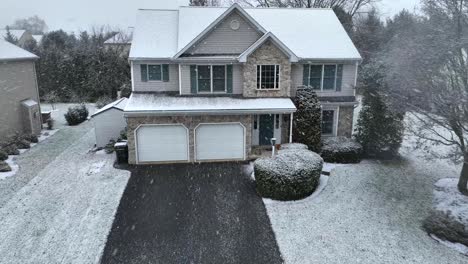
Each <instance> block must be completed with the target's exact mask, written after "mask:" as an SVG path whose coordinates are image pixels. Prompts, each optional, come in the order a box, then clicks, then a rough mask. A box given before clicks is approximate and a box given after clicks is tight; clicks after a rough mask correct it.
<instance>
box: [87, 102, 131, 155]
mask: <svg viewBox="0 0 468 264" xmlns="http://www.w3.org/2000/svg"><path fill="white" fill-rule="evenodd" d="M127 100H128V99H127V98H125V97H123V98H121V99H119V100H117V101H115V102H112V103H110V104H108V105H106V106H104V107H103V108H101V109H99V110H98V111H97V112H96V113H94V114H93V115H92V116H91V118H92V120H93V123H94V133H95V134H96V146H97V147H104V146H105V145H106V144H107V143H109V141H110V140H111V139H113V140H117V138H118V137H119V135H120V132H121V131H122V130H124V129H125V127H126V126H127V122H126V121H125V118H124V115H123V112H124V108H125V106H126V105H127Z"/></svg>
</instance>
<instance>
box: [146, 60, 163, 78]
mask: <svg viewBox="0 0 468 264" xmlns="http://www.w3.org/2000/svg"><path fill="white" fill-rule="evenodd" d="M146 76H148V81H162V76H163V67H162V65H161V64H148V65H147V67H146Z"/></svg>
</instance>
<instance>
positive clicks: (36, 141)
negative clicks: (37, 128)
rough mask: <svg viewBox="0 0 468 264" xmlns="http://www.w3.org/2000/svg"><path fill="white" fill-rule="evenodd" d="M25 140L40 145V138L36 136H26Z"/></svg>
mask: <svg viewBox="0 0 468 264" xmlns="http://www.w3.org/2000/svg"><path fill="white" fill-rule="evenodd" d="M23 139H26V140H27V141H29V142H31V143H38V142H39V138H38V137H37V136H36V135H24V136H23Z"/></svg>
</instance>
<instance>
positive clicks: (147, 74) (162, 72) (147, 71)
mask: <svg viewBox="0 0 468 264" xmlns="http://www.w3.org/2000/svg"><path fill="white" fill-rule="evenodd" d="M158 65H159V67H160V68H161V80H150V75H149V68H150V66H158ZM163 74H164V71H163V65H162V64H146V76H148V81H147V82H163V80H164V76H163Z"/></svg>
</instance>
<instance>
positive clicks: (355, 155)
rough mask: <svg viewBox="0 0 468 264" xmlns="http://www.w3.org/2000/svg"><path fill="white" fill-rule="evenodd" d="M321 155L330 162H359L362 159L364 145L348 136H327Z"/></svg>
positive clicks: (323, 142)
mask: <svg viewBox="0 0 468 264" xmlns="http://www.w3.org/2000/svg"><path fill="white" fill-rule="evenodd" d="M321 156H322V158H323V159H324V160H325V162H330V163H359V162H361V160H362V146H361V144H359V143H357V142H356V141H354V140H352V139H350V138H346V137H331V138H325V139H323V141H322V153H321Z"/></svg>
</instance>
